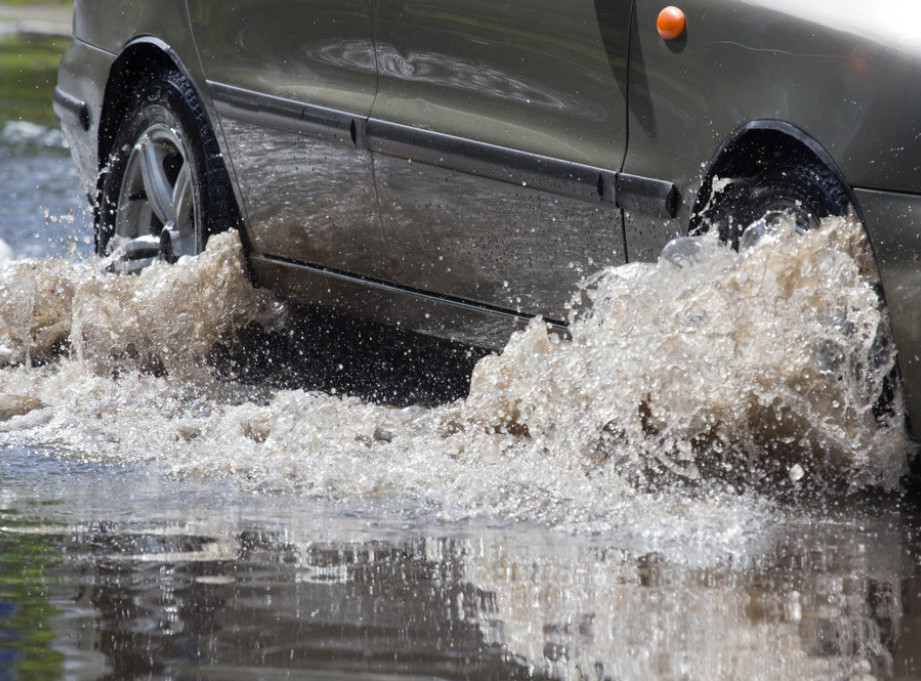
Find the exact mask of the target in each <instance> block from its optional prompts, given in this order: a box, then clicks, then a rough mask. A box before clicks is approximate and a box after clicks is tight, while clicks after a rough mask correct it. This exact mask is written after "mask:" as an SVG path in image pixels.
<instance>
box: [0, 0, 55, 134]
mask: <svg viewBox="0 0 921 681" xmlns="http://www.w3.org/2000/svg"><path fill="white" fill-rule="evenodd" d="M72 4H73V3H72V0H43V1H42V2H37V1H36V0H0V127H2V125H3V123H5V122H7V121H29V122H32V123H40V124H42V125H49V126H53V125H57V120H56V118H55V116H54V112H53V111H52V109H51V94H52V92H53V91H54V85H55V82H56V81H57V66H58V62H59V61H60V58H61V55H62V54H63V52H64V50H65V49H66V48H67V44H68V42H69V32H70V14H71V7H72Z"/></svg>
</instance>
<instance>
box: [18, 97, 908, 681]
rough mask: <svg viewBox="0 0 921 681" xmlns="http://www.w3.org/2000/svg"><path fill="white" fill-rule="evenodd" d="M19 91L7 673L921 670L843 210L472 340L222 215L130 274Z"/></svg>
mask: <svg viewBox="0 0 921 681" xmlns="http://www.w3.org/2000/svg"><path fill="white" fill-rule="evenodd" d="M5 115H8V113H7V114H5ZM20 118H23V117H22V116H20V115H17V116H15V117H8V118H7V120H6V121H4V122H2V123H0V126H2V127H0V177H2V183H0V238H2V239H3V241H4V242H5V244H6V245H7V247H8V248H7V249H4V250H5V253H4V254H3V260H4V263H3V265H2V267H0V366H2V368H0V679H6V678H10V679H13V678H23V679H26V678H36V679H38V678H48V679H58V678H65V679H81V680H82V679H138V678H144V679H243V678H246V679H250V678H260V679H276V678H295V679H341V680H348V681H359V680H361V681H372V680H379V679H397V678H401V679H434V678H443V679H545V678H546V679H579V680H581V679H591V680H596V679H597V680H598V681H602V680H604V679H611V680H612V681H613V680H615V679H616V680H626V679H663V680H664V679H668V680H672V679H674V680H679V679H680V680H692V679H708V680H710V679H743V678H744V679H855V680H856V679H860V680H864V679H912V678H919V677H921V661H919V660H918V656H919V655H921V619H919V613H921V540H919V532H918V530H919V526H921V522H919V516H918V513H917V507H916V505H915V504H914V502H913V501H912V499H911V497H907V498H906V496H905V495H904V494H902V493H901V487H900V479H901V478H902V476H903V475H904V473H905V472H906V457H907V455H908V452H909V451H910V450H911V447H910V445H909V444H908V443H907V441H906V438H905V433H904V430H903V427H902V422H901V420H900V419H899V418H898V417H897V416H894V417H893V416H890V415H889V412H896V413H897V412H898V411H899V407H900V403H899V395H898V394H897V393H896V394H895V395H894V396H891V397H889V398H888V399H884V400H880V397H879V396H880V395H881V394H884V393H886V389H885V384H886V378H887V376H888V375H889V374H890V371H891V367H892V365H893V362H894V355H893V354H892V351H891V348H890V347H888V346H887V345H886V343H885V339H886V319H885V316H884V315H883V314H881V312H880V309H879V305H878V296H877V294H876V292H875V290H874V288H873V273H872V271H871V270H868V268H867V267H866V266H865V260H864V258H862V253H863V251H862V245H861V243H860V239H859V234H860V233H859V230H857V229H855V228H854V226H853V225H851V224H849V223H848V222H847V221H844V220H841V221H836V222H829V223H827V224H825V225H824V226H823V228H822V229H821V230H818V231H816V232H813V233H811V234H809V235H806V236H797V235H795V234H792V233H790V232H787V231H785V230H784V229H782V228H781V229H779V230H775V231H769V232H770V233H768V234H767V235H766V236H765V237H764V238H762V239H761V240H760V242H759V243H757V244H753V245H752V246H751V247H749V248H746V249H745V250H743V251H742V252H741V253H735V252H732V251H729V250H727V249H725V248H723V247H721V246H720V245H719V244H717V243H716V242H715V241H710V240H702V241H700V242H698V244H697V247H696V249H694V250H693V251H692V250H689V249H687V248H685V249H682V250H678V251H676V252H674V253H673V254H672V255H671V256H670V257H668V258H663V259H662V260H661V261H660V262H658V263H654V264H648V265H630V266H627V267H623V268H619V269H616V270H611V271H608V272H605V273H602V274H600V275H598V276H597V277H595V278H593V279H592V280H591V281H588V282H586V288H585V291H584V292H583V294H582V295H581V296H580V299H579V300H577V301H575V302H574V306H573V320H574V321H573V327H572V336H573V338H572V340H571V341H564V340H559V339H556V338H552V337H548V336H547V334H546V331H545V329H544V328H543V327H542V325H540V324H537V323H535V324H532V326H531V327H530V328H529V329H528V330H527V331H526V332H524V333H522V334H520V335H519V336H517V337H516V338H514V339H513V341H512V342H511V344H510V345H509V347H508V348H507V350H506V351H505V353H503V355H501V356H499V357H488V358H486V359H483V360H480V361H479V362H478V363H477V362H476V360H477V359H479V356H478V355H475V354H469V353H467V352H466V351H464V350H463V349H457V348H453V349H452V348H442V347H439V346H431V345H421V344H416V343H414V342H413V341H412V339H408V338H406V337H399V338H397V337H396V336H389V335H383V334H382V332H381V331H380V330H370V329H369V328H367V327H362V326H356V327H348V328H344V329H343V328H340V326H339V325H337V328H336V329H334V331H331V332H330V333H328V334H327V333H326V332H319V331H317V330H315V329H314V328H312V327H311V326H310V325H309V324H306V323H305V321H304V320H303V319H299V318H297V317H296V316H295V315H293V314H292V313H291V312H290V311H286V310H285V308H284V307H283V306H282V305H280V304H279V302H278V301H275V300H273V299H272V298H271V296H270V295H269V294H267V293H266V292H264V291H257V290H254V289H253V288H252V287H251V286H250V285H249V282H248V281H247V279H246V277H245V275H244V273H243V267H242V261H241V256H240V249H239V244H238V242H237V240H236V239H235V238H234V237H233V236H232V235H227V236H223V237H220V238H215V239H212V241H211V243H210V244H209V249H208V251H207V252H206V253H205V254H204V255H202V256H201V257H199V258H196V259H195V260H186V261H180V262H179V263H177V264H176V265H173V266H167V265H156V266H154V267H152V268H150V269H149V270H147V271H145V272H143V273H142V274H141V275H139V276H137V277H116V276H114V275H111V274H108V273H106V271H105V267H104V263H101V262H99V261H97V260H96V259H95V258H93V257H92V255H91V251H92V239H91V236H90V234H91V232H90V227H89V225H88V218H87V215H86V212H85V210H83V205H82V201H81V199H80V197H79V194H80V192H79V189H78V187H77V186H76V179H75V174H74V173H73V171H72V169H71V167H70V162H69V159H68V156H67V151H66V149H64V147H63V142H62V141H61V138H60V135H59V134H58V133H57V132H56V131H55V130H54V128H53V121H50V120H48V119H46V118H42V116H41V115H40V114H36V115H35V116H34V117H33V118H32V119H31V120H27V119H24V118H23V120H20ZM25 120H27V122H24V121H25ZM355 336H357V337H358V338H357V339H356V338H355ZM340 343H349V344H351V347H349V348H347V349H345V350H341V351H337V350H336V349H332V350H331V349H330V346H331V345H337V344H340ZM381 348H385V349H384V350H380V349H381ZM379 350H380V351H379ZM317 358H319V360H318V359H317ZM474 364H476V367H475V369H474V370H473V374H472V379H471V381H470V386H469V395H467V392H468V391H467V381H466V376H465V374H464V372H465V371H469V369H470V368H471V367H472V366H473V365H474ZM445 365H447V366H445ZM458 374H460V376H461V377H460V378H458ZM362 377H364V378H365V380H364V381H362V380H361V378H362Z"/></svg>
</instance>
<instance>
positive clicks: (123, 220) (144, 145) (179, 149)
mask: <svg viewBox="0 0 921 681" xmlns="http://www.w3.org/2000/svg"><path fill="white" fill-rule="evenodd" d="M191 157H192V154H191V151H190V149H189V147H188V144H187V143H186V142H185V140H184V139H183V138H182V137H181V136H180V135H179V134H178V132H177V131H176V130H174V129H172V128H170V127H169V126H167V125H165V124H163V123H155V124H153V125H151V126H150V127H149V128H147V129H146V130H145V131H144V132H143V133H142V134H141V135H140V136H139V137H138V140H137V142H136V143H135V145H134V147H133V148H132V150H131V153H130V154H129V156H128V160H127V162H126V164H125V172H124V176H123V181H122V185H121V189H120V191H119V196H118V204H117V209H116V215H115V225H114V233H113V236H112V243H111V245H110V248H109V249H108V250H109V252H110V253H112V254H116V255H117V256H118V259H119V260H120V261H121V263H122V266H121V267H120V268H119V269H123V270H129V271H137V270H139V269H142V268H143V267H146V266H147V265H149V264H150V263H151V262H152V261H153V260H155V259H158V258H161V257H163V253H169V254H170V256H171V257H170V259H173V260H174V259H178V258H180V257H182V256H185V255H195V254H196V253H198V251H199V250H200V249H199V244H198V238H199V237H198V234H199V231H200V230H198V229H197V221H198V216H199V210H198V196H197V191H196V187H195V181H194V175H193V173H194V168H193V165H192V163H191ZM161 246H163V248H161Z"/></svg>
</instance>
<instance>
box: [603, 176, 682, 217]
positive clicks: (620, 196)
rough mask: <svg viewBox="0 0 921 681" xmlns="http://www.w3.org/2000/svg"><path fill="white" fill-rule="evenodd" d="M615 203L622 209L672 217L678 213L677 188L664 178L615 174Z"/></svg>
mask: <svg viewBox="0 0 921 681" xmlns="http://www.w3.org/2000/svg"><path fill="white" fill-rule="evenodd" d="M616 193H617V205H618V206H620V207H621V208H623V209H624V210H633V211H636V212H637V213H644V214H646V215H652V216H655V217H657V218H673V217H675V215H676V214H677V213H678V198H679V196H678V188H677V187H675V185H674V184H672V183H671V182H667V181H665V180H654V179H651V178H648V177H640V176H639V175H630V174H628V173H618V174H617V190H616Z"/></svg>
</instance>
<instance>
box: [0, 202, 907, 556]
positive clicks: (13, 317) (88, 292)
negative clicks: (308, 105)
mask: <svg viewBox="0 0 921 681" xmlns="http://www.w3.org/2000/svg"><path fill="white" fill-rule="evenodd" d="M871 262H872V260H871V259H868V258H867V255H866V244H865V242H864V241H863V238H862V230H861V228H860V227H859V225H857V224H856V223H854V222H853V221H847V220H838V219H835V220H828V221H826V222H825V224H823V226H822V228H821V229H818V230H815V231H814V232H811V233H809V234H806V235H797V234H795V233H794V232H793V230H792V229H791V228H782V227H781V228H778V229H775V230H772V231H771V232H770V233H768V234H765V235H764V236H763V237H761V238H760V241H759V242H758V243H757V244H755V245H752V246H751V247H749V248H746V249H745V250H743V251H742V252H741V253H737V252H735V251H732V250H731V249H728V248H726V247H725V246H723V245H722V244H720V243H719V242H718V240H717V239H716V238H715V237H703V238H701V239H699V240H697V241H695V245H694V247H693V248H691V249H687V250H685V251H681V252H673V253H672V254H671V255H670V256H669V257H665V258H662V259H660V261H659V262H657V263H654V264H634V265H628V266H625V267H619V268H613V269H610V270H606V271H604V272H602V273H599V274H598V275H596V276H595V277H593V278H592V279H591V280H590V281H589V282H587V283H586V286H585V288H584V290H583V291H582V292H581V293H580V296H579V299H578V300H577V301H574V304H573V319H572V325H571V332H572V339H571V340H561V339H559V338H555V337H553V336H550V335H548V334H547V331H546V329H545V327H544V325H543V324H542V323H541V322H539V321H534V322H533V323H532V324H531V325H530V326H529V327H528V328H527V330H525V331H524V332H522V333H519V334H517V335H516V336H515V337H513V338H512V340H511V341H510V343H509V344H508V346H507V348H506V349H505V351H504V352H503V353H502V354H501V355H498V356H491V357H487V358H485V359H484V360H482V361H481V362H480V363H479V365H478V366H477V367H476V369H475V371H474V374H473V377H472V381H471V389H470V396H469V397H468V398H467V399H466V400H461V401H458V402H455V403H452V404H447V405H443V406H440V407H435V408H423V407H410V408H404V409H396V408H392V407H387V406H381V405H376V404H369V403H365V402H362V401H360V400H358V399H356V398H352V397H338V396H332V395H326V394H320V393H313V392H305V391H299V390H281V391H274V392H269V393H268V394H265V393H263V394H262V395H261V396H260V398H259V399H251V398H249V397H247V396H246V394H245V393H244V392H241V391H240V390H235V389H234V386H233V385H228V383H227V382H225V381H221V380H218V379H216V378H214V377H213V376H212V375H211V374H210V373H209V371H210V370H209V366H208V363H207V361H206V358H207V357H208V356H209V354H210V353H211V351H212V349H213V348H214V347H215V346H216V345H217V344H218V343H226V342H228V339H232V338H233V335H234V333H235V332H237V331H238V330H239V329H241V328H244V327H245V326H247V325H249V324H251V323H254V322H255V323H272V322H274V321H277V320H278V316H279V314H280V313H279V308H278V306H277V305H276V304H274V303H273V302H272V301H271V300H270V299H269V298H268V297H266V294H264V293H263V292H261V291H255V290H253V289H252V287H251V286H250V285H249V283H248V280H247V278H246V276H245V273H244V268H243V262H242V255H241V249H240V246H239V242H238V240H237V239H236V237H235V236H233V235H223V236H220V237H216V238H213V239H212V240H211V242H210V243H209V247H208V250H207V252H206V253H205V254H204V255H203V256H200V257H198V258H195V259H189V260H185V261H181V262H180V263H178V264H177V265H174V266H171V267H170V266H165V265H164V266H160V265H158V266H155V267H152V268H150V269H149V270H147V271H145V272H143V273H142V274H141V275H140V276H138V277H115V276H113V275H110V274H107V273H105V271H104V270H103V269H102V267H101V266H100V264H99V263H82V264H81V263H73V262H66V261H60V260H52V261H46V262H38V261H20V262H16V263H13V264H11V265H7V266H6V267H5V268H4V269H3V270H2V271H0V299H2V304H0V360H2V362H3V363H4V364H6V365H7V368H5V369H3V370H2V371H0V393H2V395H3V396H4V400H6V402H4V401H3V400H0V409H2V408H3V404H4V403H8V404H9V409H8V410H7V413H5V414H0V417H3V418H5V420H4V421H2V422H0V432H2V433H3V436H2V437H3V438H4V439H5V440H7V441H10V442H17V443H25V444H33V445H34V444H41V445H46V446H47V445H48V443H53V446H55V447H56V448H60V449H62V450H66V451H68V452H71V454H70V455H71V456H74V455H76V456H82V457H85V458H89V459H93V460H102V461H105V460H110V461H114V462H155V463H156V464H157V465H159V466H162V467H164V468H165V469H166V470H169V471H171V472H173V473H175V474H177V475H208V476H214V475H225V476H229V477H230V478H232V479H234V480H236V481H237V482H238V483H239V484H241V485H244V486H250V487H251V488H253V489H257V490H276V489H280V490H288V491H293V492H296V493H299V494H304V495H316V496H319V497H325V498H331V499H334V500H335V499H346V500H356V499H364V500H366V501H370V502H375V503H395V504H398V505H401V506H406V507H409V508H412V509H414V512H419V511H420V510H421V511H422V512H428V511H431V512H434V513H436V514H437V515H439V516H440V517H443V518H447V519H457V518H469V517H476V516H487V517H502V518H504V519H522V520H528V521H539V522H549V523H553V524H558V525H571V524H576V525H579V526H580V527H583V528H585V527H595V526H597V524H598V523H601V524H611V523H619V522H627V521H625V520H624V518H625V517H626V515H627V514H629V513H633V512H634V511H632V510H630V509H635V508H636V507H638V506H650V507H654V506H655V505H656V504H659V503H661V499H660V498H657V497H656V495H655V494H652V495H644V494H643V490H645V491H652V492H655V490H657V489H659V488H660V487H661V484H662V483H663V482H669V481H682V482H691V483H692V484H696V485H699V486H702V487H703V489H705V490H706V489H710V487H708V485H709V484H710V483H709V482H708V481H711V480H716V481H718V482H719V484H720V485H722V484H725V483H726V482H729V483H730V485H731V486H735V485H740V486H743V487H747V488H756V489H759V490H764V489H770V488H772V487H774V488H783V489H789V488H790V487H791V486H793V487H795V486H797V485H803V484H806V483H809V484H813V485H819V486H821V485H822V484H824V483H825V482H826V481H829V480H830V481H834V482H835V483H840V484H841V485H844V486H845V487H850V488H856V487H861V486H866V485H878V486H883V487H892V486H894V485H895V484H897V481H898V478H899V477H900V476H901V475H902V474H903V473H904V471H905V462H906V456H907V451H908V449H909V444H908V441H907V438H906V435H905V432H904V427H903V424H902V421H901V418H900V415H901V403H900V401H899V400H900V398H899V395H898V393H896V394H895V395H893V396H889V397H888V398H887V390H889V387H888V386H889V383H888V381H890V378H891V375H892V371H893V368H894V366H895V364H894V363H895V355H894V351H893V349H892V347H891V344H890V343H889V333H888V322H887V320H886V316H885V314H884V310H883V309H882V308H881V305H880V297H879V294H878V292H877V290H876V288H875V287H874V283H875V280H876V278H875V274H874V272H873V270H872V267H869V266H868V263H871ZM39 365H43V366H39ZM893 414H894V415H893ZM702 481H703V482H702ZM670 503H671V504H672V505H673V506H676V508H675V509H673V510H676V512H678V510H677V507H681V508H683V509H684V510H686V509H687V507H688V505H689V504H692V505H694V504H696V508H697V511H699V512H700V514H701V516H702V517H707V518H708V520H707V530H706V534H707V535H708V536H709V537H711V538H712V537H714V536H725V537H727V538H732V537H737V536H739V535H740V534H744V531H743V528H744V527H745V526H746V523H749V522H752V519H753V517H754V516H755V515H757V514H756V513H755V512H754V511H751V509H750V508H749V509H748V511H745V510H743V509H740V508H737V509H735V511H734V512H733V513H731V514H726V512H725V511H726V509H725V506H723V507H722V508H721V509H720V512H719V513H713V510H712V507H711V506H710V503H711V502H710V501H708V499H707V496H706V495H704V496H701V497H696V498H687V499H685V498H682V497H681V496H680V495H676V496H673V498H672V499H671V501H670ZM717 515H719V516H720V517H722V518H723V520H722V521H720V522H716V521H715V520H713V517H714V516H717ZM655 532H656V533H658V535H659V536H660V538H661V541H662V542H665V543H668V542H677V543H680V542H681V541H682V540H686V539H687V527H684V528H683V529H682V530H680V531H679V530H675V531H674V532H672V533H670V531H669V528H668V527H659V528H656V529H655Z"/></svg>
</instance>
